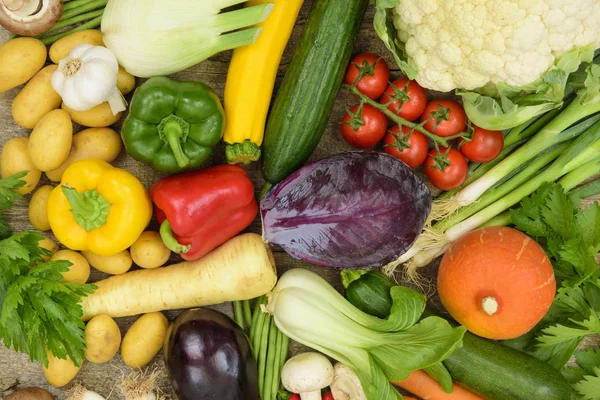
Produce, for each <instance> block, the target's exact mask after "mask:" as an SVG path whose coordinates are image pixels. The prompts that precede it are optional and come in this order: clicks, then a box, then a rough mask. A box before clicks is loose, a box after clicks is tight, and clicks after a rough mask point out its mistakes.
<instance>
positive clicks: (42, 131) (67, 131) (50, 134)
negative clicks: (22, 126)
mask: <svg viewBox="0 0 600 400" xmlns="http://www.w3.org/2000/svg"><path fill="white" fill-rule="evenodd" d="M72 142H73V123H72V122H71V117H69V113H68V112H66V111H65V110H52V111H50V112H49V113H48V114H46V115H45V116H44V117H43V118H42V119H41V120H40V122H38V124H37V125H36V126H35V128H34V129H33V132H31V135H30V136H29V146H28V149H29V157H30V158H31V162H33V165H35V167H36V168H37V169H39V170H40V171H51V170H53V169H56V168H58V167H60V166H61V165H62V164H63V163H64V162H65V161H66V160H67V157H69V153H70V152H71V144H72Z"/></svg>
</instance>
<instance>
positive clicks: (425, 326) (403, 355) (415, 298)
mask: <svg viewBox="0 0 600 400" xmlns="http://www.w3.org/2000/svg"><path fill="white" fill-rule="evenodd" d="M391 296H392V299H393V305H392V310H391V314H390V316H389V317H388V318H387V319H380V318H377V317H374V316H371V315H369V314H366V313H364V312H362V311H360V310H359V309H358V308H356V307H355V306H353V305H352V304H351V303H350V302H349V301H348V300H346V299H345V298H344V297H343V296H342V295H341V294H340V293H338V292H337V291H336V290H335V289H334V288H333V287H332V286H331V285H330V284H329V283H328V282H327V281H326V280H324V279H323V278H321V277H320V276H319V275H317V274H315V273H314V272H310V271H308V270H304V269H292V270H289V271H287V272H285V273H284V274H283V275H282V276H281V278H280V279H279V282H278V283H277V285H276V286H275V288H274V289H273V291H272V292H271V293H269V294H268V299H269V302H268V305H267V310H268V312H270V313H271V314H273V317H274V321H275V324H276V325H277V327H278V328H279V329H280V330H281V331H282V332H283V333H284V334H285V335H286V336H288V337H289V338H291V339H293V340H295V341H296V342H299V343H301V344H304V345H306V346H308V347H311V348H313V349H315V350H317V351H320V352H321V353H323V354H326V355H328V356H330V357H332V358H334V359H336V360H337V361H339V362H341V363H343V364H346V365H347V366H348V367H349V368H350V369H352V371H354V373H356V374H357V375H358V377H359V378H360V381H361V385H362V387H363V389H364V391H365V394H366V395H367V398H368V399H369V400H391V399H402V396H401V395H400V394H399V393H398V392H397V391H396V390H395V389H394V388H393V387H392V385H391V384H390V383H389V381H393V382H398V381H401V380H404V379H406V378H407V377H408V375H409V374H410V373H411V372H412V371H414V370H417V369H424V368H427V367H430V366H433V365H436V364H437V363H439V362H440V361H442V360H444V359H445V358H446V357H448V356H449V355H450V354H451V353H452V352H453V351H454V350H455V349H456V348H457V347H459V346H461V345H462V337H463V335H464V333H465V331H466V329H465V328H464V327H458V328H453V327H452V326H451V325H450V324H449V323H448V322H447V321H445V320H444V319H442V318H439V317H427V318H424V319H421V318H422V314H423V311H424V310H425V303H426V300H427V299H426V298H425V296H423V295H422V294H420V293H418V292H416V291H414V290H413V289H410V288H407V287H402V286H395V287H393V288H392V289H391Z"/></svg>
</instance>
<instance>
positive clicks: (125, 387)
mask: <svg viewBox="0 0 600 400" xmlns="http://www.w3.org/2000/svg"><path fill="white" fill-rule="evenodd" d="M164 377H165V376H164V374H163V373H162V372H161V371H160V370H159V369H158V368H154V369H146V370H145V371H140V372H132V373H130V374H129V375H123V377H122V378H121V382H120V383H119V389H120V390H121V393H122V394H123V397H124V398H125V400H166V399H167V398H168V396H167V395H166V394H165V393H164V392H163V391H162V390H161V388H160V386H159V382H160V380H161V379H163V378H164Z"/></svg>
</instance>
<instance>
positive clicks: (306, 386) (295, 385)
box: [281, 352, 333, 400]
mask: <svg viewBox="0 0 600 400" xmlns="http://www.w3.org/2000/svg"><path fill="white" fill-rule="evenodd" d="M332 381H333V365H332V364H331V362H330V361H329V359H327V357H325V356H324V355H322V354H319V353H313V352H309V353H302V354H298V355H297V356H294V357H292V358H290V359H289V360H287V362H286V363H285V365H284V366H283V369H282V370H281V382H282V383H283V386H284V387H285V388H286V389H287V390H289V391H290V392H292V393H298V394H299V395H300V398H301V399H302V400H321V389H324V388H326V387H327V386H329V385H331V382H332Z"/></svg>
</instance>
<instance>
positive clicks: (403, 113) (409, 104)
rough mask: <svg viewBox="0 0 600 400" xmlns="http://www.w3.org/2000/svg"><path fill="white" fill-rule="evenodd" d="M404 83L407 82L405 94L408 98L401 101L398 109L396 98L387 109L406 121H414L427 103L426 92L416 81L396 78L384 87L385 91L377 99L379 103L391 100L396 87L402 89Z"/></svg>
mask: <svg viewBox="0 0 600 400" xmlns="http://www.w3.org/2000/svg"><path fill="white" fill-rule="evenodd" d="M406 84H408V88H407V89H406V96H407V97H408V98H407V99H406V100H405V101H404V102H403V103H402V107H400V110H398V104H399V102H398V100H395V101H394V102H393V103H391V104H390V105H388V110H390V111H391V112H393V113H395V114H396V115H398V116H400V117H402V118H404V119H405V120H407V121H415V120H416V119H417V118H419V115H421V114H423V110H424V109H425V106H426V105H427V93H425V89H423V88H422V87H421V86H420V85H419V84H418V83H417V82H416V81H411V80H409V79H408V78H400V79H396V80H395V81H394V82H392V83H391V84H390V85H389V86H388V87H387V89H385V92H384V93H383V95H382V96H381V98H380V99H379V103H381V104H387V103H389V102H390V101H392V96H394V94H395V93H396V91H397V90H396V89H398V90H400V91H403V90H404V87H405V86H406ZM394 87H396V89H394Z"/></svg>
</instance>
